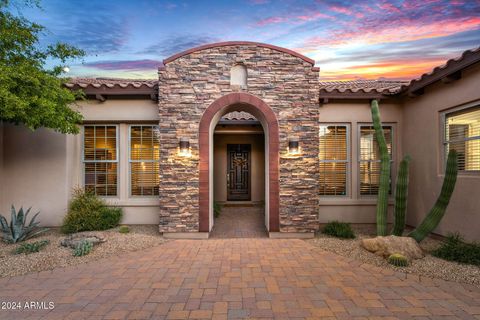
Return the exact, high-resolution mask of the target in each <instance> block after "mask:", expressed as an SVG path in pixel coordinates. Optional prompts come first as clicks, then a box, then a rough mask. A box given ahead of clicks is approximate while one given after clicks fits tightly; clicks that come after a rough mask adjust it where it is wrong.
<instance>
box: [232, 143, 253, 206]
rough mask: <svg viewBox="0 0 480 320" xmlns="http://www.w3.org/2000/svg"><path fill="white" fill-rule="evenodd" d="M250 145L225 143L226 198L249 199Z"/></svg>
mask: <svg viewBox="0 0 480 320" xmlns="http://www.w3.org/2000/svg"><path fill="white" fill-rule="evenodd" d="M250 151H251V145H249V144H227V200H228V201H250V170H251V161H250V160H251V154H250Z"/></svg>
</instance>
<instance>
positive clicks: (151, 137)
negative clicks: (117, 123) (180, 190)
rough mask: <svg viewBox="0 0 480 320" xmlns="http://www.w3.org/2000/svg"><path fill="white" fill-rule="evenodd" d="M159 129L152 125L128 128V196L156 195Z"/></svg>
mask: <svg viewBox="0 0 480 320" xmlns="http://www.w3.org/2000/svg"><path fill="white" fill-rule="evenodd" d="M158 130H159V128H158V126H154V125H132V126H130V156H129V163H130V194H131V195H132V196H155V195H158V194H159V193H158V188H159V183H160V177H159V174H160V168H159V156H160V154H159V131H158Z"/></svg>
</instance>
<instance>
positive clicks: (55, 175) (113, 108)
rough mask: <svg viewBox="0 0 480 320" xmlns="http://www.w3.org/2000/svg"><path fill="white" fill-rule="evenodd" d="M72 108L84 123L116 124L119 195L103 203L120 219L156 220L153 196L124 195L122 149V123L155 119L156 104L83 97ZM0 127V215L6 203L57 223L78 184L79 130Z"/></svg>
mask: <svg viewBox="0 0 480 320" xmlns="http://www.w3.org/2000/svg"><path fill="white" fill-rule="evenodd" d="M76 108H77V109H78V110H79V111H80V112H81V113H82V114H83V115H84V120H85V121H95V122H98V123H102V121H104V122H109V123H111V122H112V123H117V124H118V125H119V130H120V131H119V155H120V157H119V196H118V197H114V198H107V199H106V200H107V202H108V203H109V204H111V205H115V206H119V207H122V208H123V209H124V219H123V223H129V224H157V223H158V221H159V218H158V198H157V197H151V198H132V197H130V196H129V180H128V170H129V165H128V154H127V152H126V151H127V141H128V125H129V124H135V123H137V122H138V123H145V121H150V122H158V111H157V110H158V107H157V105H156V103H155V102H154V101H151V100H147V99H145V100H138V99H136V100H117V99H115V100H113V99H112V100H107V101H105V102H99V101H96V100H88V101H82V102H80V103H78V105H77V106H76ZM2 131H3V134H1V135H0V137H1V138H0V150H1V151H0V159H1V160H0V178H1V180H0V181H1V183H0V185H2V187H1V188H2V189H0V191H1V195H0V213H2V214H3V215H5V214H6V213H8V212H9V211H8V210H9V208H10V206H11V204H14V205H15V206H16V207H20V206H24V207H33V209H32V210H35V211H40V212H41V214H40V216H39V218H40V221H41V223H42V225H45V226H58V225H60V224H61V223H62V219H63V217H64V215H65V213H66V210H67V206H68V201H69V199H70V192H71V190H72V188H74V187H75V186H81V185H82V184H83V169H82V167H83V166H82V162H81V143H82V139H81V134H79V135H63V134H60V133H56V132H54V131H52V130H49V129H38V130H36V131H35V132H32V131H31V130H29V129H27V128H25V127H23V126H15V125H12V124H3V126H2V127H1V128H0V132H2ZM2 142H3V143H2ZM2 155H3V156H2ZM6 186H8V187H6ZM8 216H9V214H7V217H8Z"/></svg>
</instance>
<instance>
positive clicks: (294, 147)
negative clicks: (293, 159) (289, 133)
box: [287, 137, 301, 156]
mask: <svg viewBox="0 0 480 320" xmlns="http://www.w3.org/2000/svg"><path fill="white" fill-rule="evenodd" d="M299 140H300V139H299V138H298V137H290V139H288V147H287V153H288V154H289V155H291V156H297V155H299V154H300V153H301V148H300V142H299Z"/></svg>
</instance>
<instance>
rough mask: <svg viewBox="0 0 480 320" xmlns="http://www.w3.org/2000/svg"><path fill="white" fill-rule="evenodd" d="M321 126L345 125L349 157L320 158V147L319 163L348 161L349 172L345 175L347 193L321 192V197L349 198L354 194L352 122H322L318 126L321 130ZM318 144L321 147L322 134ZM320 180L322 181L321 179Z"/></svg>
mask: <svg viewBox="0 0 480 320" xmlns="http://www.w3.org/2000/svg"><path fill="white" fill-rule="evenodd" d="M320 126H337V127H340V126H344V127H345V128H346V133H345V138H346V140H347V159H346V160H320V149H319V150H318V151H319V152H318V153H319V157H318V158H319V159H318V163H319V164H320V163H322V162H323V163H333V162H335V163H346V166H345V167H346V168H347V172H346V175H345V178H346V181H345V194H344V195H340V194H338V195H323V194H320V192H319V196H320V198H321V199H324V200H328V199H349V198H351V196H352V189H351V184H352V183H351V182H352V169H351V166H352V154H351V141H350V140H351V138H350V127H351V124H350V123H348V122H320V123H319V126H318V129H319V130H320ZM318 146H319V147H320V134H319V137H318ZM320 174H321V173H319V178H320ZM319 182H320V181H319Z"/></svg>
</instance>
